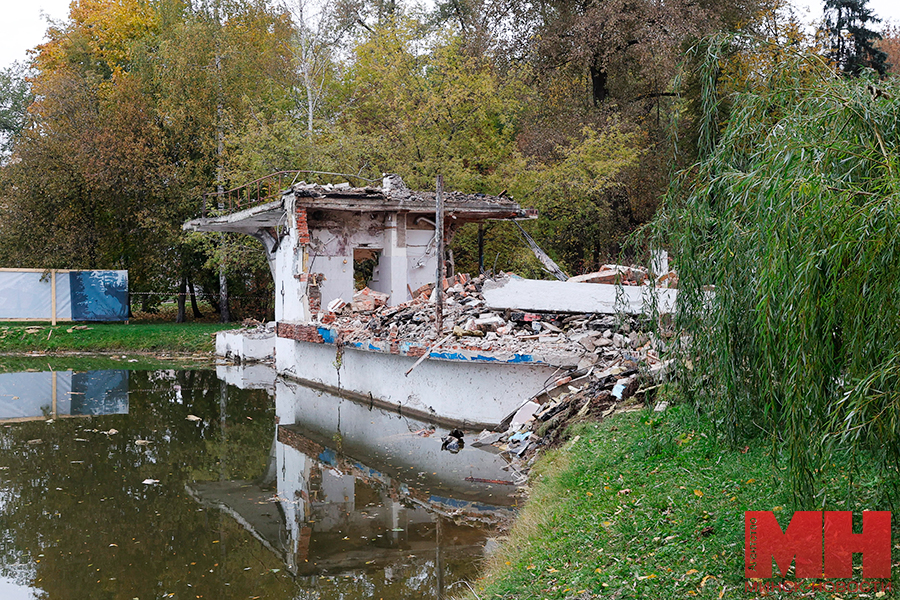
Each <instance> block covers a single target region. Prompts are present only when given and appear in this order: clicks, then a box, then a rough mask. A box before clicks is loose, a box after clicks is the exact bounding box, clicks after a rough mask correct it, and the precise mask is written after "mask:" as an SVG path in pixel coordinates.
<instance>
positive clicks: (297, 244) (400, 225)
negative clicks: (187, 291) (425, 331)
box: [184, 175, 529, 323]
mask: <svg viewBox="0 0 900 600" xmlns="http://www.w3.org/2000/svg"><path fill="white" fill-rule="evenodd" d="M444 203H445V222H444V228H445V236H447V237H449V236H452V234H453V232H454V231H455V230H456V229H457V228H458V227H459V226H460V225H462V224H463V223H471V222H478V221H484V220H487V219H510V218H525V217H527V216H529V215H528V212H527V211H525V210H523V209H522V208H521V207H519V205H518V204H516V203H515V202H514V201H513V200H512V199H510V198H507V197H502V196H488V195H485V194H462V193H458V192H449V193H445V194H444ZM435 206H436V201H435V193H434V192H416V191H412V190H410V189H409V188H407V187H406V185H405V184H404V183H403V180H402V179H401V178H400V177H399V176H397V175H386V176H385V177H384V180H383V184H382V187H380V188H378V187H363V188H354V187H351V186H350V184H339V185H324V186H323V185H316V184H306V183H299V184H295V185H293V186H291V188H290V189H288V190H286V191H285V192H284V193H283V195H282V197H281V199H280V200H277V201H275V202H269V203H267V204H262V205H260V206H255V207H252V208H248V209H246V210H242V211H239V212H235V213H232V214H228V215H222V216H217V217H207V218H202V219H195V220H193V221H189V222H188V223H185V225H184V229H186V230H189V231H208V232H225V231H230V232H239V233H246V234H248V235H252V236H253V237H255V238H257V239H258V240H260V241H261V242H262V243H263V246H264V247H265V251H266V256H267V258H268V261H269V266H270V268H271V269H272V275H273V277H274V279H275V289H276V292H275V320H276V321H277V322H278V323H306V322H309V321H312V320H315V318H316V317H317V315H318V313H320V312H322V311H323V310H324V308H325V307H326V306H327V305H328V303H329V302H330V301H332V300H334V299H336V298H342V299H344V300H346V301H347V302H349V301H350V300H351V299H352V297H353V293H354V265H357V267H359V266H360V265H362V264H363V263H365V264H366V267H367V269H371V279H370V280H369V282H368V286H369V288H371V289H372V290H375V291H377V292H382V293H385V294H388V300H387V302H388V305H390V306H394V305H397V304H400V303H402V302H405V301H407V300H410V299H412V292H413V291H415V290H416V289H417V288H419V287H421V286H422V285H424V284H426V283H429V282H433V281H434V280H435V272H436V269H437V257H436V252H435V224H434V218H435ZM367 273H368V271H367Z"/></svg>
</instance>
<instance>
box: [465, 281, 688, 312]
mask: <svg viewBox="0 0 900 600" xmlns="http://www.w3.org/2000/svg"><path fill="white" fill-rule="evenodd" d="M620 292H621V293H620ZM482 293H483V295H484V300H485V303H486V304H487V305H488V306H490V307H491V308H494V309H499V310H505V309H510V310H525V311H554V312H584V313H608V314H614V313H616V312H619V311H621V312H623V313H625V314H632V315H637V314H647V313H649V312H650V299H651V294H656V296H657V309H658V311H659V313H660V314H663V313H671V312H673V311H674V310H675V298H676V294H677V290H671V289H660V288H652V287H649V286H622V287H621V288H619V287H618V286H615V285H607V284H600V283H598V284H593V285H581V284H579V283H571V282H569V281H542V280H537V279H516V278H511V277H499V278H497V279H493V280H488V281H485V283H484V287H483V288H482Z"/></svg>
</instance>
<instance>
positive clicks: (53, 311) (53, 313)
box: [50, 269, 56, 325]
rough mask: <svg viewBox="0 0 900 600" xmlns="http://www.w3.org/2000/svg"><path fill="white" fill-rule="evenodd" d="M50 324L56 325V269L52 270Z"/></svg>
mask: <svg viewBox="0 0 900 600" xmlns="http://www.w3.org/2000/svg"><path fill="white" fill-rule="evenodd" d="M50 313H51V314H50V324H51V325H56V269H51V270H50Z"/></svg>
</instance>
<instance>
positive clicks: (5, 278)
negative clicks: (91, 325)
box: [0, 269, 128, 322]
mask: <svg viewBox="0 0 900 600" xmlns="http://www.w3.org/2000/svg"><path fill="white" fill-rule="evenodd" d="M126 320H128V271H70V270H63V269H47V270H42V269H0V321H53V322H55V321H126Z"/></svg>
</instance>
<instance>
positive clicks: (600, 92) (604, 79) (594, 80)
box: [591, 63, 609, 106]
mask: <svg viewBox="0 0 900 600" xmlns="http://www.w3.org/2000/svg"><path fill="white" fill-rule="evenodd" d="M608 85H609V75H608V74H607V73H606V69H604V68H603V67H601V66H600V65H598V64H596V63H594V64H593V65H591V95H592V96H593V98H594V106H600V105H601V104H603V101H604V100H606V98H607V97H608V96H609V89H608V87H607V86H608Z"/></svg>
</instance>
